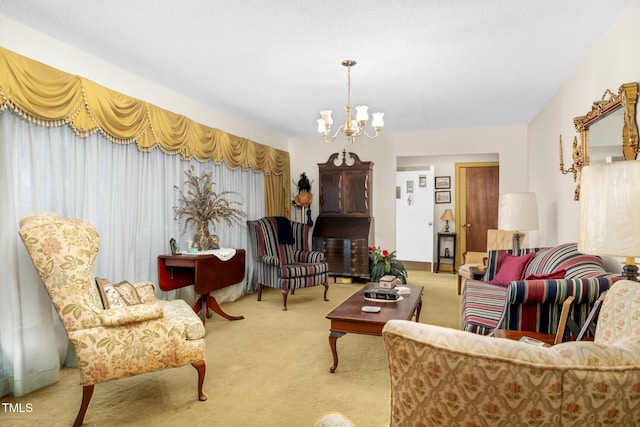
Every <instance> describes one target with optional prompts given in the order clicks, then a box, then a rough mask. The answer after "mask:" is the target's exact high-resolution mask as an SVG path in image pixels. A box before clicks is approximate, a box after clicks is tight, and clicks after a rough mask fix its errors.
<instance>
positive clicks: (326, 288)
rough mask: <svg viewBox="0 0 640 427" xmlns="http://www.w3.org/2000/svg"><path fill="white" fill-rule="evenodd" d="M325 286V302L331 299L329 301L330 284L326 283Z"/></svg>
mask: <svg viewBox="0 0 640 427" xmlns="http://www.w3.org/2000/svg"><path fill="white" fill-rule="evenodd" d="M323 286H324V300H325V301H329V299H327V291H328V290H329V284H328V283H325V284H324V285H323Z"/></svg>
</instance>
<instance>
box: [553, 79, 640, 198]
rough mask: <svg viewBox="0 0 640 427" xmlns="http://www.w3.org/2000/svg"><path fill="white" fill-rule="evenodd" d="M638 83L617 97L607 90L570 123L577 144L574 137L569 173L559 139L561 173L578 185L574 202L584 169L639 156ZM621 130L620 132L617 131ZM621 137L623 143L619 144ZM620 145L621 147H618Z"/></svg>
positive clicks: (622, 88)
mask: <svg viewBox="0 0 640 427" xmlns="http://www.w3.org/2000/svg"><path fill="white" fill-rule="evenodd" d="M637 101H638V83H637V82H632V83H625V84H623V85H622V86H620V88H619V90H618V93H617V94H614V93H613V92H611V91H610V90H608V89H607V90H606V91H605V93H604V95H602V98H601V99H600V100H599V101H594V103H593V105H592V106H591V110H590V111H589V112H588V113H587V114H585V115H584V116H578V117H576V118H574V119H573V123H574V126H575V128H576V131H578V136H579V138H580V140H579V141H578V139H577V138H576V137H574V140H573V149H572V159H573V163H572V165H571V167H570V168H569V169H566V170H565V169H564V164H563V159H562V137H561V139H560V171H561V172H562V173H563V174H566V173H573V179H574V181H576V182H577V186H576V189H575V192H574V200H580V171H581V169H582V168H583V167H584V166H588V165H589V164H596V163H605V162H609V161H615V160H623V159H624V160H635V159H636V157H637V155H638V125H637V122H636V103H637ZM621 128H622V132H620V129H621ZM620 136H622V141H620ZM620 142H622V144H620Z"/></svg>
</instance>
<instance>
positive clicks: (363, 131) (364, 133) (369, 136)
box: [361, 128, 380, 139]
mask: <svg viewBox="0 0 640 427" xmlns="http://www.w3.org/2000/svg"><path fill="white" fill-rule="evenodd" d="M361 129H362V134H363V135H365V136H366V137H367V138H369V139H373V138H375V137H377V136H378V134H379V133H380V131H379V130H376V133H375V134H373V135H369V134H368V133H367V130H366V129H365V128H361Z"/></svg>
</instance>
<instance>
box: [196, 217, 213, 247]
mask: <svg viewBox="0 0 640 427" xmlns="http://www.w3.org/2000/svg"><path fill="white" fill-rule="evenodd" d="M193 243H194V244H195V245H197V247H198V249H199V250H201V251H206V250H207V249H209V244H210V243H211V233H210V232H209V223H208V222H207V221H201V222H199V223H198V224H197V226H196V234H195V236H194V237H193Z"/></svg>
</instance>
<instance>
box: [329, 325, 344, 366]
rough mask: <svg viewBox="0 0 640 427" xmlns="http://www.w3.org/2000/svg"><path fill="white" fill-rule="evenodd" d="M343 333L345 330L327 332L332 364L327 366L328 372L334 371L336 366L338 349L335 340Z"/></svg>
mask: <svg viewBox="0 0 640 427" xmlns="http://www.w3.org/2000/svg"><path fill="white" fill-rule="evenodd" d="M344 334H345V332H334V331H331V333H329V347H331V353H333V366H332V367H330V368H329V372H331V373H332V374H333V373H335V372H336V368H337V367H338V350H337V349H336V341H337V340H338V338H340V337H341V336H343V335H344Z"/></svg>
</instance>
